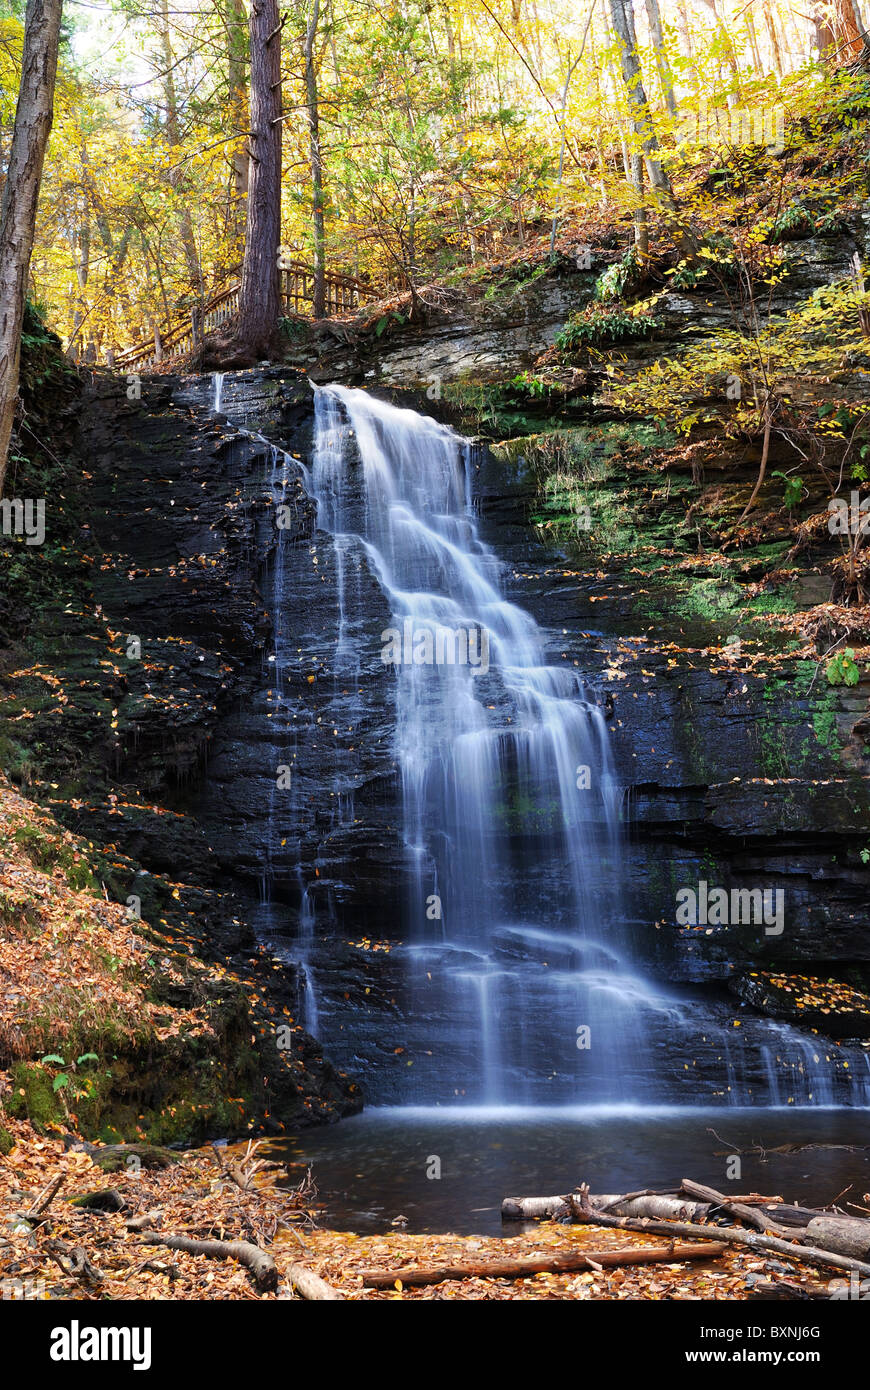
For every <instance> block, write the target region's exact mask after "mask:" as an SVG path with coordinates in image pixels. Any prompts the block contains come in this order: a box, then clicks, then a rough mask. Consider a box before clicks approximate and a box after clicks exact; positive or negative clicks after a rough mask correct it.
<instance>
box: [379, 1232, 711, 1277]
mask: <svg viewBox="0 0 870 1390" xmlns="http://www.w3.org/2000/svg"><path fill="white" fill-rule="evenodd" d="M723 1249H724V1246H723V1245H722V1244H721V1243H720V1242H718V1241H708V1242H706V1243H705V1244H703V1245H684V1244H678V1243H677V1242H676V1241H671V1242H670V1243H669V1244H668V1245H647V1246H644V1245H636V1246H633V1247H631V1248H629V1249H628V1250H586V1251H583V1252H580V1251H576V1252H573V1253H572V1254H570V1255H529V1256H522V1257H520V1258H518V1259H515V1260H480V1261H477V1262H476V1263H473V1264H458V1265H431V1266H425V1267H422V1268H420V1269H414V1268H410V1269H409V1268H403V1269H388V1270H364V1271H363V1284H364V1285H365V1287H366V1288H367V1289H391V1288H393V1287H394V1285H395V1284H396V1283H397V1282H400V1283H401V1284H403V1285H408V1284H441V1283H443V1282H444V1280H445V1279H524V1278H525V1277H526V1276H527V1275H529V1274H571V1273H573V1272H575V1271H576V1270H581V1269H591V1270H596V1271H597V1270H600V1269H608V1268H613V1267H616V1266H618V1265H643V1264H663V1263H666V1264H682V1263H683V1261H684V1260H715V1259H716V1258H717V1257H718V1256H719V1255H721V1254H722V1251H723Z"/></svg>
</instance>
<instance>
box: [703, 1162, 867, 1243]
mask: <svg viewBox="0 0 870 1390" xmlns="http://www.w3.org/2000/svg"><path fill="white" fill-rule="evenodd" d="M681 1188H682V1190H683V1191H685V1192H688V1193H689V1195H690V1196H692V1197H702V1198H704V1199H705V1200H706V1201H708V1202H710V1203H711V1205H712V1206H717V1207H719V1208H720V1209H721V1210H722V1211H726V1212H728V1213H729V1215H731V1216H736V1217H737V1218H738V1219H739V1220H740V1221H745V1222H746V1223H747V1224H748V1225H750V1226H754V1227H755V1228H756V1230H759V1231H771V1232H773V1234H774V1235H776V1236H779V1237H780V1238H782V1239H784V1240H792V1239H793V1238H794V1223H789V1222H788V1221H783V1220H781V1218H780V1212H779V1211H778V1210H777V1211H776V1218H777V1219H776V1220H774V1219H773V1217H772V1216H770V1215H769V1214H768V1213H767V1212H765V1211H764V1210H763V1209H762V1208H759V1207H748V1206H744V1205H743V1203H741V1202H740V1201H739V1199H737V1198H728V1197H725V1196H723V1194H722V1193H721V1192H717V1191H716V1190H715V1188H712V1187H704V1186H702V1184H701V1183H699V1182H692V1180H691V1179H690V1178H684V1179H683V1181H682V1184H681ZM784 1210H786V1211H787V1210H788V1208H784ZM805 1214H806V1217H807V1218H808V1219H807V1220H803V1219H801V1220H800V1225H801V1226H802V1228H803V1235H802V1236H801V1239H802V1240H805V1241H806V1242H807V1244H809V1245H812V1246H818V1247H819V1249H821V1250H831V1251H833V1253H834V1254H836V1255H851V1256H852V1257H853V1258H854V1259H856V1260H862V1261H864V1262H865V1263H867V1262H868V1261H870V1221H867V1220H865V1219H864V1218H863V1217H860V1216H840V1215H838V1214H837V1213H836V1212H828V1211H810V1210H809V1209H808V1208H807V1209H805Z"/></svg>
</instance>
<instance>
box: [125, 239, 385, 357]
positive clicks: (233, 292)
mask: <svg viewBox="0 0 870 1390" xmlns="http://www.w3.org/2000/svg"><path fill="white" fill-rule="evenodd" d="M278 275H279V277H280V293H281V308H282V310H283V312H284V313H285V314H302V313H304V312H305V309H304V308H303V306H310V305H313V303H314V267H313V266H311V265H306V264H305V263H304V262H302V261H291V262H289V263H284V264H282V265H281V267H280V268H279V270H278ZM324 281H325V290H326V303H325V311H326V313H327V315H329V316H330V317H332V318H338V317H340V316H341V315H342V314H349V313H353V312H354V310H356V309H358V308H359V306H360V304H363V303H365V302H366V301H369V300H373V299H376V298H377V297H378V292H377V290H375V289H373V288H372V287H371V286H370V285H365V284H363V282H362V281H361V280H355V279H354V278H353V277H352V276H350V275H339V274H338V273H337V272H335V271H327V272H326V275H325V277H324ZM239 289H240V286H239V284H238V282H236V283H235V284H232V285H228V286H227V287H226V289H223V290H221V291H220V292H219V293H218V294H215V295H212V297H211V299H208V300H206V302H205V304H203V305H202V306H197V307H196V308H195V309H194V310H193V311H192V312H191V314H190V315H187V316H185V317H184V318H183V319H181V320H180V321H179V322H178V323H176V324H174V325H171V326H169V327H167V328H163V327H160V326H155V328H154V330H153V332H152V334H151V335H150V337H149V339H148V341H147V342H146V341H141V340H140V341H139V342H138V343H134V344H133V346H132V347H129V348H126V349H125V350H124V352H119V353H118V354H117V355H116V356H115V358H114V362H113V363H112V365H113V366H115V367H117V368H118V369H119V370H122V371H123V370H125V369H127V368H130V367H152V366H154V365H156V364H157V363H159V362H165V361H167V360H170V359H172V358H176V357H183V356H184V354H185V353H188V352H191V351H192V350H193V349H194V348H195V347H196V344H197V343H198V342H199V341H200V339H201V338H202V337H203V336H204V335H205V334H206V333H211V332H213V330H214V329H215V328H217V327H218V325H219V324H221V323H225V322H226V320H227V319H231V318H234V317H235V315H236V314H237V313H238V311H239Z"/></svg>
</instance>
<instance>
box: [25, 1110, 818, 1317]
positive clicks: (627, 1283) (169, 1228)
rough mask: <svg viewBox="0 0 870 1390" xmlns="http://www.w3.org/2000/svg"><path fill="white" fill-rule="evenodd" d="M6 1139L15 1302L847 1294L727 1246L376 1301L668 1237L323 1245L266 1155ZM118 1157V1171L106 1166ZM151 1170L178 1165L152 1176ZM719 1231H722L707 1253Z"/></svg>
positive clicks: (527, 1233) (530, 1234)
mask: <svg viewBox="0 0 870 1390" xmlns="http://www.w3.org/2000/svg"><path fill="white" fill-rule="evenodd" d="M10 1128H11V1134H12V1136H13V1138H14V1147H13V1148H12V1149H11V1150H10V1152H9V1153H7V1154H6V1155H5V1156H0V1291H2V1296H3V1297H4V1298H7V1299H15V1298H19V1299H20V1298H42V1299H85V1300H87V1299H100V1300H102V1299H120V1300H124V1299H134V1300H152V1299H172V1300H178V1299H182V1300H190V1299H194V1300H196V1299H230V1300H259V1299H265V1300H272V1299H276V1298H278V1299H281V1298H290V1297H293V1296H294V1295H293V1292H292V1282H291V1277H290V1267H291V1265H294V1264H296V1263H299V1264H302V1265H304V1266H305V1267H306V1268H307V1269H309V1270H311V1271H312V1272H314V1273H316V1274H317V1275H319V1276H320V1277H321V1278H322V1279H324V1280H325V1281H326V1282H327V1283H328V1284H329V1285H330V1286H331V1287H332V1288H333V1289H335V1290H336V1291H337V1292H339V1293H340V1294H341V1295H342V1296H343V1297H344V1298H346V1299H349V1300H354V1301H355V1300H365V1301H368V1300H372V1299H376V1300H377V1299H417V1300H420V1299H431V1300H452V1299H460V1300H466V1299H472V1300H491V1299H495V1300H505V1299H520V1300H541V1299H580V1300H587V1301H588V1300H592V1299H609V1300H614V1299H615V1300H632V1299H646V1300H653V1301H659V1300H669V1299H675V1300H706V1299H713V1300H726V1299H750V1298H752V1299H755V1298H779V1299H795V1298H798V1299H805V1298H808V1297H809V1298H812V1297H817V1298H823V1297H829V1298H830V1297H833V1296H834V1294H835V1293H836V1290H837V1287H838V1286H839V1283H838V1281H837V1276H836V1271H835V1270H831V1271H830V1272H827V1271H824V1270H819V1269H810V1268H808V1267H806V1266H803V1265H800V1264H798V1263H797V1262H791V1261H789V1262H788V1263H785V1262H784V1261H783V1259H782V1257H765V1256H763V1255H760V1254H757V1253H755V1252H754V1251H751V1250H741V1249H739V1248H735V1247H731V1248H726V1249H725V1250H724V1252H723V1254H722V1255H720V1256H718V1257H717V1258H716V1259H712V1260H694V1261H692V1262H691V1263H656V1264H648V1265H637V1266H632V1265H627V1266H623V1267H619V1268H608V1269H601V1271H600V1272H599V1271H591V1270H589V1271H573V1272H570V1273H540V1274H535V1275H532V1276H530V1277H526V1278H521V1279H504V1278H488V1277H473V1278H466V1279H462V1280H457V1279H451V1280H446V1281H444V1282H442V1283H438V1284H434V1285H425V1286H422V1287H408V1286H407V1285H406V1284H405V1283H404V1282H403V1281H402V1279H401V1277H398V1278H397V1279H396V1280H395V1281H394V1282H393V1283H392V1285H391V1286H390V1287H389V1288H386V1289H372V1288H367V1287H364V1282H363V1280H364V1274H374V1273H384V1272H385V1271H390V1272H393V1271H400V1270H401V1269H403V1268H406V1267H407V1268H408V1269H411V1268H413V1267H416V1266H421V1265H433V1264H434V1265H444V1264H456V1263H463V1264H472V1265H478V1264H481V1263H483V1262H486V1261H488V1260H497V1259H502V1260H503V1259H514V1258H517V1257H523V1256H533V1255H534V1256H546V1257H550V1256H564V1255H568V1254H576V1253H579V1252H589V1253H590V1254H594V1252H595V1251H606V1250H614V1249H623V1250H624V1249H627V1248H633V1247H635V1246H638V1247H643V1246H645V1245H650V1244H654V1245H658V1246H661V1244H662V1238H661V1236H657V1237H656V1236H649V1237H648V1236H646V1235H639V1234H636V1233H634V1232H628V1231H621V1230H604V1229H601V1228H599V1227H586V1226H564V1225H558V1224H555V1223H551V1222H546V1223H542V1224H540V1225H537V1226H535V1227H534V1229H531V1230H529V1229H526V1230H523V1231H522V1232H521V1233H519V1234H516V1235H510V1236H508V1237H507V1238H505V1239H500V1238H499V1237H495V1236H460V1235H454V1234H451V1233H445V1234H426V1235H417V1234H411V1233H408V1232H388V1233H386V1234H379V1235H357V1234H355V1233H353V1232H349V1231H332V1230H326V1229H323V1228H322V1227H320V1226H318V1225H317V1224H316V1223H317V1222H318V1219H319V1218H320V1217H321V1215H322V1204H321V1201H320V1199H319V1197H318V1194H317V1191H316V1188H315V1187H314V1186H313V1184H312V1183H311V1181H310V1177H306V1178H305V1179H303V1181H302V1182H301V1183H300V1184H298V1185H296V1186H292V1185H288V1184H287V1182H286V1174H284V1173H283V1172H282V1169H283V1165H281V1164H278V1163H270V1162H266V1161H263V1160H258V1159H257V1157H256V1147H255V1146H254V1147H253V1151H251V1149H246V1148H245V1146H243V1145H237V1146H229V1147H222V1148H214V1147H206V1148H202V1149H198V1150H191V1151H188V1152H186V1153H182V1154H175V1155H170V1154H168V1153H167V1152H166V1151H149V1150H144V1151H143V1158H144V1161H143V1162H140V1161H138V1160H137V1158H136V1154H135V1153H134V1151H133V1149H132V1148H131V1149H130V1151H129V1152H128V1153H127V1156H126V1157H121V1156H120V1155H119V1153H118V1151H117V1149H116V1148H112V1147H110V1148H108V1149H107V1150H105V1155H104V1154H103V1153H101V1151H100V1150H99V1149H98V1148H94V1147H91V1148H89V1149H88V1150H85V1149H82V1148H78V1149H77V1148H75V1147H65V1141H64V1139H63V1137H62V1136H55V1135H52V1136H50V1137H46V1136H40V1135H38V1134H37V1133H36V1132H35V1130H34V1129H33V1128H32V1127H31V1126H30V1124H29V1123H27V1122H24V1121H12V1122H10ZM68 1143H69V1138H68V1137H67V1139H66V1144H68ZM122 1152H123V1151H122ZM107 1158H108V1159H109V1160H110V1161H109V1162H108V1164H107V1166H110V1167H112V1168H113V1171H111V1172H106V1171H104V1167H102V1166H101V1163H104V1162H106V1159H107ZM152 1162H158V1163H164V1164H165V1165H166V1166H160V1167H153V1166H150V1165H151V1163H152ZM231 1170H232V1171H233V1172H234V1174H235V1175H236V1176H235V1177H234V1176H232V1173H231ZM239 1176H241V1177H242V1180H243V1182H244V1183H245V1186H244V1187H242V1186H240V1185H239V1182H238V1181H237V1179H238V1177H239ZM58 1182H59V1183H60V1185H59V1187H58V1188H57V1190H56V1191H55V1193H54V1195H53V1196H52V1198H51V1200H50V1202H49V1203H48V1205H47V1206H46V1207H45V1208H44V1209H43V1211H42V1212H41V1214H40V1216H39V1217H31V1219H30V1220H28V1219H27V1217H26V1213H27V1212H28V1211H29V1210H30V1209H31V1208H33V1207H34V1205H35V1204H37V1203H38V1199H39V1197H40V1195H42V1196H43V1197H44V1196H45V1194H46V1192H47V1191H50V1190H51V1188H52V1185H53V1184H55V1183H58ZM94 1193H103V1194H107V1193H111V1194H113V1195H112V1196H111V1197H105V1196H104V1197H103V1199H102V1201H103V1204H104V1207H105V1208H111V1207H114V1208H115V1209H114V1210H112V1209H98V1208H96V1207H94V1206H91V1207H85V1206H81V1205H75V1204H74V1202H73V1199H74V1198H76V1197H82V1196H84V1195H87V1194H94ZM143 1218H144V1220H143ZM129 1223H132V1229H131V1225H130V1224H129ZM143 1226H144V1227H147V1229H148V1230H149V1231H150V1230H154V1231H156V1232H158V1233H159V1234H162V1235H176V1236H178V1235H182V1236H188V1237H192V1238H194V1239H203V1238H209V1239H226V1240H239V1239H241V1240H248V1241H252V1242H254V1243H256V1244H257V1245H258V1246H259V1247H260V1248H261V1249H267V1250H268V1251H269V1253H270V1254H271V1255H272V1257H273V1258H274V1261H275V1264H276V1266H277V1273H278V1282H277V1288H276V1289H275V1290H273V1291H270V1292H268V1293H260V1292H258V1289H257V1287H256V1285H255V1283H254V1280H253V1278H252V1276H251V1275H250V1274H249V1273H248V1272H247V1271H246V1270H245V1269H243V1268H242V1266H241V1265H239V1264H237V1263H236V1262H235V1261H234V1260H216V1259H212V1258H210V1257H207V1256H203V1255H199V1254H190V1253H187V1252H184V1251H175V1250H171V1249H166V1248H161V1247H160V1246H155V1245H151V1244H148V1243H147V1242H146V1239H145V1237H144V1236H143V1234H142V1227H143ZM715 1232H716V1228H715V1227H714V1226H713V1227H711V1228H710V1239H711V1240H715ZM839 1282H842V1281H839Z"/></svg>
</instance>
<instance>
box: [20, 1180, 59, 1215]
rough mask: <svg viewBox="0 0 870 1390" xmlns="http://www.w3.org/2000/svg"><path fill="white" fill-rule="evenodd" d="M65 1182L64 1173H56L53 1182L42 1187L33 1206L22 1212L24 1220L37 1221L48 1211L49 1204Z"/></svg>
mask: <svg viewBox="0 0 870 1390" xmlns="http://www.w3.org/2000/svg"><path fill="white" fill-rule="evenodd" d="M65 1182H66V1173H58V1175H57V1177H56V1178H55V1179H54V1181H53V1182H50V1183H49V1184H48V1187H46V1188H43V1190H42V1192H40V1194H39V1196H38V1197H37V1199H36V1201H35V1202H34V1203H33V1206H32V1207H30V1208H29V1210H28V1211H26V1212H25V1213H24V1219H25V1221H38V1220H39V1219H40V1217H42V1216H43V1215H44V1213H45V1212H46V1211H48V1208H49V1206H50V1205H51V1203H52V1202H53V1200H54V1198H55V1197H56V1196H57V1194H58V1192H59V1191H60V1189H61V1187H62V1186H63V1184H64V1183H65Z"/></svg>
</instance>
